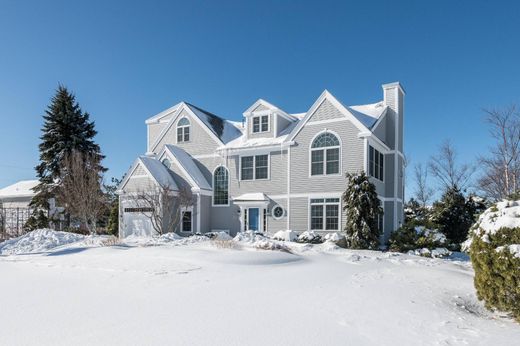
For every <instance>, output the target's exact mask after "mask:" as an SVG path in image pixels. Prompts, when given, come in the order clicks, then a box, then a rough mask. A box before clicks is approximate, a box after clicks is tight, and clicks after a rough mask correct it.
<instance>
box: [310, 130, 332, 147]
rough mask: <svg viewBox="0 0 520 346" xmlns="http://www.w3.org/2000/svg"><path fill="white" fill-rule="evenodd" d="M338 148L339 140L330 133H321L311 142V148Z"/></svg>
mask: <svg viewBox="0 0 520 346" xmlns="http://www.w3.org/2000/svg"><path fill="white" fill-rule="evenodd" d="M335 146H339V140H338V138H337V137H336V136H334V135H333V134H332V133H329V132H326V133H322V134H321V135H319V136H318V137H316V139H315V140H314V141H313V142H312V146H311V147H312V148H323V147H335Z"/></svg>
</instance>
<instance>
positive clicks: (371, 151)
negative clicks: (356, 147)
mask: <svg viewBox="0 0 520 346" xmlns="http://www.w3.org/2000/svg"><path fill="white" fill-rule="evenodd" d="M368 156H369V160H368V174H369V175H371V176H374V148H372V147H370V149H369V155H368Z"/></svg>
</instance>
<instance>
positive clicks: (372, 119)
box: [347, 101, 388, 129]
mask: <svg viewBox="0 0 520 346" xmlns="http://www.w3.org/2000/svg"><path fill="white" fill-rule="evenodd" d="M347 109H348V110H349V111H350V112H351V113H352V114H353V115H354V116H355V117H356V118H357V119H358V120H359V121H360V122H361V123H363V125H365V126H366V127H367V128H369V129H371V128H372V127H373V126H374V125H375V124H376V122H377V121H378V120H379V119H380V118H381V117H382V116H383V114H384V113H385V112H386V110H387V109H388V108H387V107H386V106H385V105H384V103H383V101H380V102H376V103H371V104H368V105H359V106H350V107H347Z"/></svg>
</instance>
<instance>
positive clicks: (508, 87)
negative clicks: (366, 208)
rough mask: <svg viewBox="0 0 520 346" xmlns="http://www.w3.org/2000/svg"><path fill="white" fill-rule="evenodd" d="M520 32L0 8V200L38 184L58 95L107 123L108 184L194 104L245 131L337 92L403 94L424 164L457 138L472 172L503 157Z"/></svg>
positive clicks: (173, 5)
mask: <svg viewBox="0 0 520 346" xmlns="http://www.w3.org/2000/svg"><path fill="white" fill-rule="evenodd" d="M519 18H520V4H519V3H518V2H513V1H510V2H502V3H499V2H490V1H435V2H427V3H425V2H421V1H391V2H383V1H381V2H379V1H349V2H347V1H338V2H327V1H321V2H316V1H308V2H307V1H298V2H296V1H295V2H286V1H259V2H252V1H249V2H243V1H231V2H230V1H182V2H173V1H141V2H132V1H124V2H123V1H121V2H116V1H110V2H109V1H88V2H82V3H80V2H76V3H72V2H69V1H45V2H44V1H34V2H30V1H27V2H21V1H5V0H0V121H1V122H0V158H1V159H0V187H1V186H5V185H7V184H10V183H13V182H15V181H17V180H20V179H30V178H33V177H34V170H33V167H34V166H35V165H36V164H37V161H38V149H37V146H38V143H39V136H40V128H41V125H42V118H41V116H42V114H43V112H44V110H45V108H46V106H47V105H48V103H49V100H50V98H51V97H52V95H53V93H54V90H55V88H56V87H57V85H58V83H63V84H65V85H66V86H67V87H69V88H70V89H71V90H73V91H74V92H75V93H76V96H77V99H78V101H79V102H80V104H81V106H82V108H83V109H84V110H86V111H88V112H89V113H90V114H91V116H92V119H93V120H95V122H96V127H97V130H98V132H99V134H98V136H97V138H96V140H97V141H98V143H99V144H100V145H101V148H102V150H103V152H104V154H105V155H106V156H107V158H106V160H105V165H106V166H107V167H108V168H109V169H110V170H109V172H108V177H110V176H115V177H120V176H121V175H122V174H123V173H124V172H125V171H126V170H127V168H128V167H129V166H130V165H131V163H132V162H133V160H134V158H135V157H136V156H137V155H139V154H142V153H144V152H145V151H146V143H145V142H146V127H145V124H144V120H145V119H146V118H148V117H150V116H152V115H154V114H156V113H158V112H160V111H162V110H164V109H166V108H168V107H170V106H172V105H174V104H175V103H177V102H179V101H181V100H185V101H189V102H191V103H194V104H196V105H198V106H200V107H202V108H205V109H207V110H209V111H211V112H213V113H216V114H219V115H221V116H224V117H227V118H229V119H235V120H238V119H241V116H242V112H243V111H244V110H245V109H246V108H247V107H248V106H249V105H250V104H252V103H253V102H254V101H255V100H256V99H258V98H264V99H266V100H268V101H270V102H272V103H274V104H276V105H278V106H279V107H281V108H282V109H284V110H286V111H288V112H304V111H306V110H307V109H308V108H309V107H310V106H311V105H312V103H313V102H314V100H315V99H316V98H317V97H318V96H319V94H320V93H321V92H322V91H323V89H328V90H329V91H330V92H332V93H333V94H334V95H335V96H336V97H337V98H339V99H340V100H341V101H342V102H343V103H344V104H348V105H352V104H362V103H370V102H375V101H378V100H380V99H381V98H382V90H381V84H383V83H387V82H393V81H401V82H402V83H403V85H404V87H405V89H406V91H407V97H406V115H405V117H406V119H405V121H406V122H405V151H406V153H407V155H408V156H409V157H410V158H411V161H412V164H413V163H417V162H425V161H426V160H427V159H428V157H429V156H430V155H431V154H432V153H434V152H435V150H436V148H437V146H438V145H439V143H440V142H442V141H443V140H444V139H448V138H451V139H452V141H453V143H454V144H455V146H456V148H457V149H458V151H459V153H460V156H461V159H467V160H468V161H471V160H474V159H475V158H476V157H477V156H478V155H479V154H482V153H485V152H486V150H487V148H488V146H489V145H490V143H491V142H490V138H489V135H488V133H487V129H486V126H485V124H484V122H483V113H482V108H486V107H500V106H506V105H510V104H512V103H520V64H519V63H518V61H519V58H520V44H519V37H520V28H519V26H518V19H519ZM409 180H410V179H409ZM409 187H410V188H409V190H408V192H410V191H411V190H412V189H413V184H410V186H409Z"/></svg>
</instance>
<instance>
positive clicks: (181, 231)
mask: <svg viewBox="0 0 520 346" xmlns="http://www.w3.org/2000/svg"><path fill="white" fill-rule="evenodd" d="M187 211H189V212H191V231H190V232H185V231H184V230H183V229H182V226H183V218H184V213H185V212H187ZM180 213H181V220H180V225H179V226H180V233H184V234H192V233H194V232H193V206H189V207H186V208H183V209H181V211H180Z"/></svg>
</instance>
